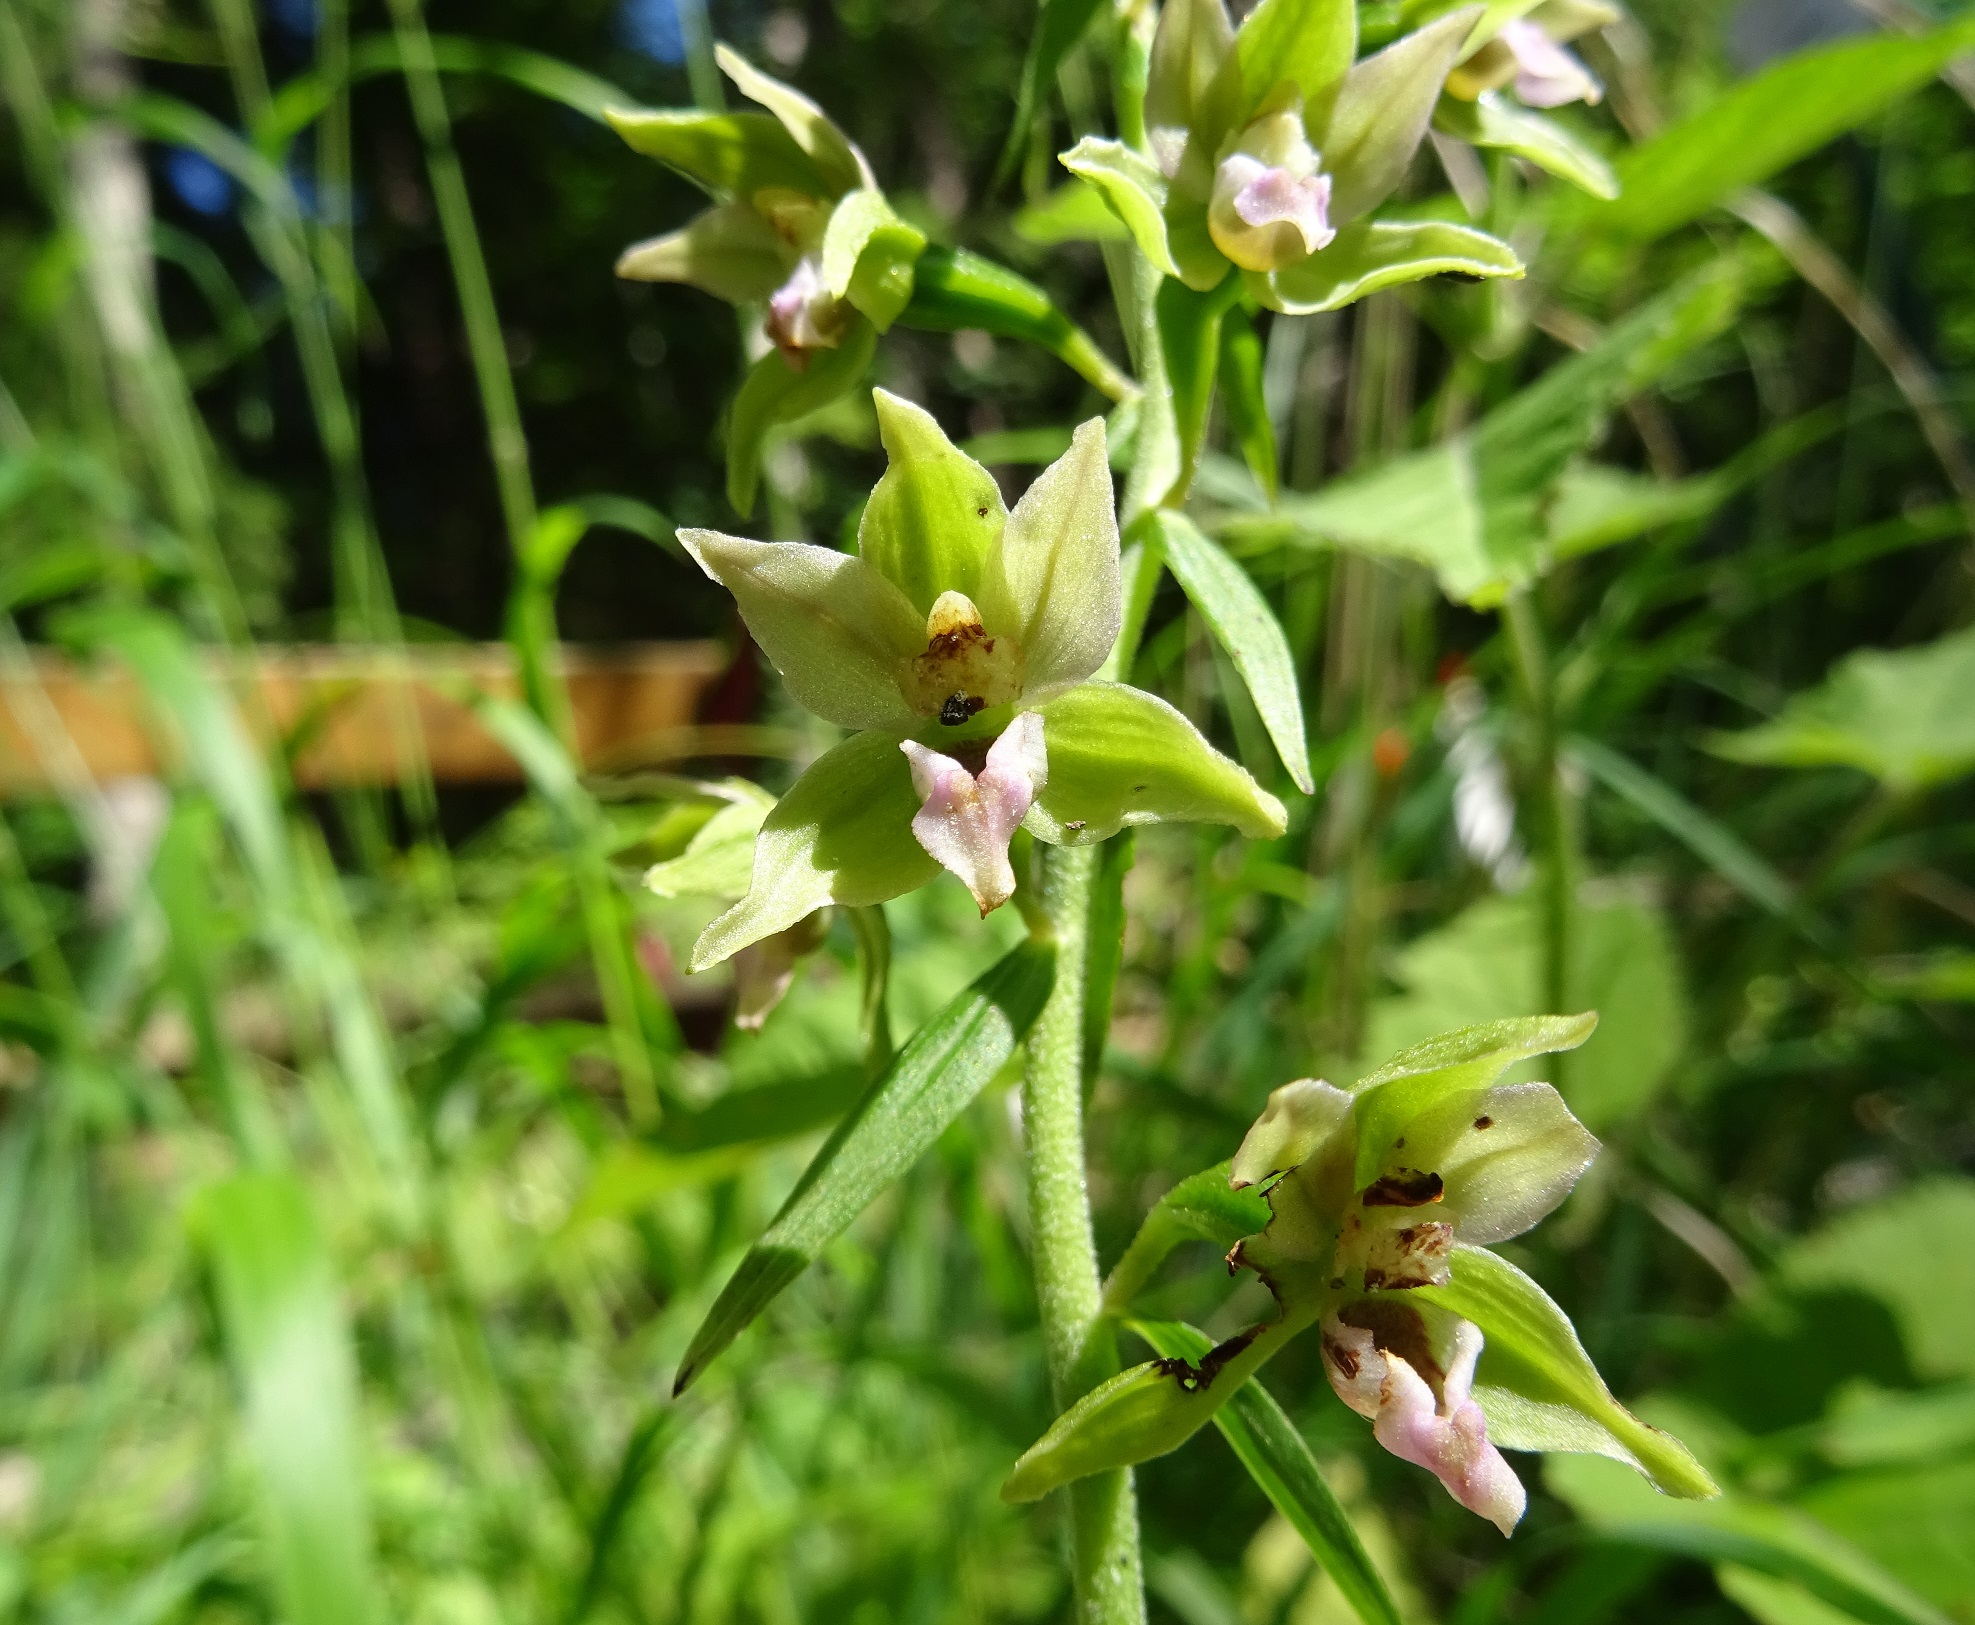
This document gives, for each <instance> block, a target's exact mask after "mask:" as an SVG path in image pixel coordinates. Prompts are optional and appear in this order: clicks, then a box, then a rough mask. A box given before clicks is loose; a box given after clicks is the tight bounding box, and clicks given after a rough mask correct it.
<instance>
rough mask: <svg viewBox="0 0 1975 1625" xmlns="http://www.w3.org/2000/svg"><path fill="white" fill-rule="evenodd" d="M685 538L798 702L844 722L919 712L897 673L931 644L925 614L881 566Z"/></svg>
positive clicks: (906, 719) (821, 550)
mask: <svg viewBox="0 0 1975 1625" xmlns="http://www.w3.org/2000/svg"><path fill="white" fill-rule="evenodd" d="M679 540H680V541H681V542H682V543H683V544H684V545H685V548H686V551H687V552H689V553H691V554H692V556H693V559H694V561H695V562H696V563H697V564H698V565H699V567H700V568H701V569H702V570H704V571H705V572H706V573H707V575H708V576H710V577H711V578H712V579H713V580H715V581H717V582H719V583H720V585H721V586H723V587H725V588H726V589H727V590H728V591H729V592H731V593H732V594H733V595H734V601H735V602H736V603H737V604H739V605H740V610H741V618H742V619H743V620H745V621H746V622H747V628H748V631H749V632H751V633H753V634H754V640H755V642H757V643H759V644H760V645H761V647H762V650H763V652H764V653H765V654H766V655H767V656H768V659H769V663H770V664H772V665H773V666H774V668H775V669H776V671H778V672H780V673H781V674H782V680H783V681H784V682H786V683H787V684H788V685H789V692H790V693H791V694H793V695H794V696H795V698H796V700H797V702H798V703H799V704H801V705H803V706H806V707H807V708H808V709H809V710H811V711H814V712H815V713H816V714H817V715H818V716H819V717H823V718H825V719H826V720H827V721H830V722H834V723H835V724H836V725H837V726H838V727H840V728H896V729H901V730H903V729H906V728H910V727H912V726H913V725H914V724H915V723H916V722H917V721H918V720H919V719H918V717H917V716H916V714H915V713H914V712H913V711H912V709H911V707H910V706H908V705H907V704H906V703H905V697H904V696H903V695H902V694H901V693H900V692H899V688H898V679H897V675H896V673H897V671H898V669H899V666H900V665H901V663H902V662H904V661H908V660H910V659H911V658H912V657H913V656H914V655H915V654H918V653H919V652H921V651H922V650H923V649H924V648H925V646H926V631H925V620H924V617H923V615H922V614H921V613H919V612H916V611H915V610H914V607H913V605H912V604H911V603H910V602H909V601H908V600H907V599H906V597H905V595H904V594H903V593H901V592H900V591H899V590H898V588H897V587H895V586H893V585H892V583H891V582H890V581H889V580H888V579H887V578H886V577H885V576H884V575H883V574H882V573H881V572H880V571H878V570H876V569H874V568H873V567H872V566H871V565H870V564H868V563H866V562H865V561H864V560H863V559H858V558H852V557H851V556H850V555H849V554H846V553H839V552H837V551H836V550H835V549H834V548H828V547H815V546H812V545H811V544H809V543H807V542H756V541H750V540H748V539H747V538H746V537H744V536H727V535H723V534H722V533H721V532H719V531H717V530H682V531H680V532H679Z"/></svg>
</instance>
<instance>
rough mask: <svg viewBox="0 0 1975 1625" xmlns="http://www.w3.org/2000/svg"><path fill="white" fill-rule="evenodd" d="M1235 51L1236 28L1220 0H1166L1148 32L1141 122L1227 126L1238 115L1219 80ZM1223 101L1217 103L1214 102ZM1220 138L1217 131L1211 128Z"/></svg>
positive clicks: (1230, 85)
mask: <svg viewBox="0 0 1975 1625" xmlns="http://www.w3.org/2000/svg"><path fill="white" fill-rule="evenodd" d="M1233 53H1234V27H1233V25H1232V24H1231V23H1230V22H1229V21H1228V13H1227V6H1226V5H1225V3H1224V0H1166V3H1165V5H1163V6H1162V7H1160V10H1159V27H1158V30H1157V31H1156V32H1155V33H1154V34H1153V36H1152V55H1151V59H1150V60H1149V61H1148V63H1147V64H1146V74H1145V123H1146V126H1147V127H1148V128H1151V129H1158V128H1164V129H1171V130H1199V129H1201V127H1202V125H1203V123H1207V122H1218V123H1220V124H1222V125H1225V124H1226V123H1227V122H1228V121H1229V120H1230V119H1232V118H1234V117H1235V116H1237V114H1238V111H1239V109H1238V107H1237V106H1236V105H1235V98H1232V97H1229V96H1228V95H1227V94H1226V92H1227V90H1228V89H1238V86H1239V81H1236V80H1233V79H1226V80H1224V79H1223V70H1224V69H1225V68H1226V67H1227V65H1228V62H1229V60H1230V58H1231V57H1232V56H1233ZM1217 101H1218V102H1225V103H1226V104H1227V105H1225V106H1223V107H1217V106H1216V105H1215V104H1216V102H1217ZM1210 138H1211V139H1214V140H1218V134H1215V133H1213V132H1210Z"/></svg>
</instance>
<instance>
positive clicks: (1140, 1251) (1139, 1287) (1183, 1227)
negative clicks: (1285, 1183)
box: [1104, 1162, 1271, 1354]
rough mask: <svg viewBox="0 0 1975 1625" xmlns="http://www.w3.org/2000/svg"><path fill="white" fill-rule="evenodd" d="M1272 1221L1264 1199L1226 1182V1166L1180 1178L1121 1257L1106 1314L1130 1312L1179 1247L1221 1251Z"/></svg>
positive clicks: (1109, 1285) (1107, 1292)
mask: <svg viewBox="0 0 1975 1625" xmlns="http://www.w3.org/2000/svg"><path fill="white" fill-rule="evenodd" d="M1270 1217H1271V1214H1270V1210H1269V1204H1268V1201H1267V1200H1266V1199H1265V1198H1264V1197H1262V1196H1261V1195H1259V1194H1258V1193H1257V1192H1255V1191H1252V1190H1236V1189H1234V1187H1233V1186H1231V1185H1230V1184H1229V1183H1228V1164H1227V1163H1225V1162H1217V1163H1215V1164H1214V1166H1213V1167H1211V1168H1203V1169H1201V1171H1200V1172H1199V1173H1197V1174H1193V1175H1191V1176H1190V1177H1188V1178H1186V1179H1182V1180H1181V1181H1180V1182H1179V1183H1178V1184H1177V1185H1175V1186H1174V1187H1173V1188H1172V1189H1171V1190H1169V1191H1167V1192H1166V1194H1165V1195H1164V1196H1162V1197H1160V1198H1159V1200H1158V1201H1157V1202H1155V1203H1154V1204H1153V1206H1152V1211H1151V1212H1150V1213H1148V1214H1146V1216H1145V1220H1144V1222H1143V1223H1142V1224H1140V1225H1139V1227H1138V1234H1137V1235H1135V1236H1134V1237H1132V1243H1131V1245H1130V1246H1129V1247H1127V1248H1126V1249H1125V1251H1124V1256H1123V1257H1121V1258H1120V1259H1119V1260H1118V1262H1117V1264H1116V1265H1115V1266H1113V1268H1112V1270H1111V1273H1110V1275H1109V1276H1107V1277H1106V1278H1105V1282H1104V1312H1105V1313H1106V1314H1107V1315H1123V1314H1125V1313H1127V1312H1129V1310H1130V1309H1131V1306H1132V1300H1133V1299H1134V1298H1136V1297H1137V1296H1138V1294H1139V1293H1140V1292H1141V1291H1143V1290H1144V1288H1145V1286H1146V1283H1147V1282H1149V1281H1150V1280H1151V1279H1152V1276H1153V1273H1154V1272H1155V1271H1156V1270H1157V1269H1158V1268H1159V1266H1160V1265H1161V1264H1162V1263H1164V1262H1165V1260H1166V1258H1167V1256H1168V1255H1169V1254H1170V1253H1171V1252H1172V1250H1173V1249H1174V1248H1175V1247H1177V1246H1179V1245H1180V1244H1181V1243H1182V1242H1187V1241H1205V1242H1208V1243H1210V1244H1212V1245H1213V1246H1215V1247H1218V1248H1220V1249H1221V1251H1223V1252H1225V1251H1227V1249H1228V1248H1230V1247H1232V1246H1233V1245H1234V1244H1235V1243H1236V1242H1237V1241H1240V1240H1241V1239H1242V1238H1243V1237H1244V1236H1252V1235H1256V1234H1258V1233H1259V1232H1260V1231H1262V1230H1263V1229H1265V1228H1266V1227H1267V1225H1268V1222H1269V1219H1270ZM1159 1352H1160V1353H1161V1354H1164V1353H1166V1352H1167V1351H1166V1350H1165V1349H1160V1350H1159Z"/></svg>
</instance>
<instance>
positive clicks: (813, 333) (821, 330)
mask: <svg viewBox="0 0 1975 1625" xmlns="http://www.w3.org/2000/svg"><path fill="white" fill-rule="evenodd" d="M844 324H845V313H844V309H843V306H842V303H841V301H839V300H837V299H836V298H834V297H833V296H832V295H831V293H830V289H829V284H828V283H826V282H825V281H824V280H823V272H822V269H821V267H820V266H819V265H818V264H817V262H816V257H815V256H814V255H805V256H804V257H803V258H802V259H801V260H800V261H799V262H797V265H796V268H795V270H793V271H792V272H790V273H789V279H788V281H786V282H784V283H783V284H782V285H781V286H780V287H779V288H777V289H776V290H775V291H774V292H773V293H772V294H770V295H769V296H768V320H767V323H766V327H767V332H768V337H769V339H770V340H771V341H772V342H773V343H774V345H775V347H776V348H777V349H778V350H780V351H781V352H782V354H783V355H784V356H785V357H786V358H787V359H788V361H789V363H790V365H792V366H794V367H796V368H797V369H798V370H799V369H800V368H802V367H803V366H804V365H805V364H806V363H807V361H808V353H809V352H810V351H811V350H834V349H835V348H836V347H837V345H838V344H839V343H841V342H842V340H843V330H844Z"/></svg>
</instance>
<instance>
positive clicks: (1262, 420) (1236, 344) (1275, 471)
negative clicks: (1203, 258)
mask: <svg viewBox="0 0 1975 1625" xmlns="http://www.w3.org/2000/svg"><path fill="white" fill-rule="evenodd" d="M1221 400H1222V401H1223V402H1224V403H1225V404H1226V406H1227V414H1228V431H1229V433H1231V434H1232V435H1233V436H1234V441H1235V444H1236V445H1237V446H1239V447H1240V448H1241V460H1242V461H1243V462H1245V463H1246V464H1247V465H1248V469H1249V472H1250V473H1252V474H1253V475H1254V476H1255V478H1256V480H1257V481H1259V482H1260V484H1261V487H1262V494H1263V495H1264V496H1266V497H1267V498H1268V499H1269V501H1270V502H1271V503H1273V502H1274V501H1275V500H1276V496H1277V494H1278V490H1279V488H1280V481H1281V454H1280V452H1279V451H1278V449H1277V447H1276V429H1275V424H1274V423H1273V422H1272V421H1271V420H1270V418H1269V406H1268V402H1267V400H1266V399H1264V397H1263V393H1262V341H1261V338H1260V337H1259V336H1258V335H1257V333H1256V332H1255V324H1254V322H1252V321H1250V320H1249V317H1248V312H1247V311H1245V310H1243V309H1242V308H1241V307H1240V306H1239V305H1237V306H1234V307H1233V308H1231V309H1230V310H1229V311H1228V313H1227V314H1226V315H1225V316H1223V317H1222V318H1221Z"/></svg>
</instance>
